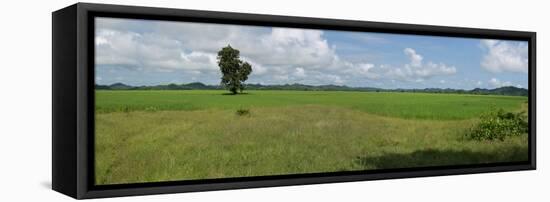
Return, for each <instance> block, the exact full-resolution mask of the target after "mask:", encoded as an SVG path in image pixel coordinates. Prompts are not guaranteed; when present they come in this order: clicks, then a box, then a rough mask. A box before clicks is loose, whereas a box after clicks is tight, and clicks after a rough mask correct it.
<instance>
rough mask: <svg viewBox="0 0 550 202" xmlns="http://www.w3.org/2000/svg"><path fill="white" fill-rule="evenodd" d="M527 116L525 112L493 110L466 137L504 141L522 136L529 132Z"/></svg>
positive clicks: (483, 116)
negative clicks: (507, 138) (511, 137)
mask: <svg viewBox="0 0 550 202" xmlns="http://www.w3.org/2000/svg"><path fill="white" fill-rule="evenodd" d="M528 128H529V125H528V122H527V115H526V114H525V112H524V111H522V112H518V113H513V112H505V111H504V110H503V109H499V110H493V111H490V112H488V113H485V114H483V115H482V116H481V120H480V121H479V123H477V124H476V125H475V126H474V127H473V128H472V129H471V130H470V131H469V132H468V133H467V134H466V136H467V137H468V138H469V139H473V140H479V141H480V140H501V141H502V140H504V139H505V138H506V137H510V136H520V135H523V134H527V132H528Z"/></svg>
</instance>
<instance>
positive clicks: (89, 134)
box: [52, 3, 536, 199]
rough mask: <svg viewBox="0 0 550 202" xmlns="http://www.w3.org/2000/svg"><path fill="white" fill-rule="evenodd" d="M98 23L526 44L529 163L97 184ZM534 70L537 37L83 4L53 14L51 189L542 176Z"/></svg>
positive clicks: (119, 192) (101, 191) (96, 193)
mask: <svg viewBox="0 0 550 202" xmlns="http://www.w3.org/2000/svg"><path fill="white" fill-rule="evenodd" d="M94 17H117V18H132V19H155V20H169V21H187V22H189V21H190V22H210V23H222V24H240V25H263V26H279V27H297V28H315V29H329V30H346V31H364V32H383V33H399V34H412V35H429V36H450V37H469V38H497V39H508V40H525V41H528V44H529V53H528V58H529V71H528V78H529V84H528V85H529V87H528V91H529V108H528V111H529V158H528V159H529V160H528V161H526V162H511V163H491V164H483V165H466V166H437V167H425V168H403V169H387V170H372V171H346V172H335V173H320V174H293V175H281V176H260V177H242V178H225V179H204V180H193V181H174V182H155V183H140V184H117V185H94V183H93V182H94V180H93V179H94V166H93V165H94V161H93V159H94V151H93V148H94V147H93V145H94V113H93V112H94V84H95V83H94V38H93V36H94V23H93V22H94V21H93V19H94ZM535 72H536V33H535V32H523V31H505V30H492V29H474V28H461V27H444V26H429V25H413V24H398V23H381V22H366V21H353V20H335V19H320V18H305V17H288V16H276V15H258V14H243V13H230V12H212V11H197V10H184V9H169V8H152V7H135V6H119V5H106V4H90V3H77V4H74V5H71V6H69V7H66V8H63V9H60V10H58V11H55V12H53V13H52V75H53V79H52V88H53V90H52V91H53V93H52V103H53V104H52V109H53V117H52V120H53V121H52V188H53V190H56V191H58V192H61V193H63V194H66V195H68V196H71V197H74V198H77V199H85V198H98V197H114V196H130V195H145V194H164V193H179V192H194V191H208V190H225V189H241V188H255V187H272V186H286V185H305V184H317V183H335V182H351V181H363V180H379V179H394V178H410V177H424V176H442V175H457V174H473V173H487V172H504V171H519V170H535V169H536V81H535V80H536V73H535Z"/></svg>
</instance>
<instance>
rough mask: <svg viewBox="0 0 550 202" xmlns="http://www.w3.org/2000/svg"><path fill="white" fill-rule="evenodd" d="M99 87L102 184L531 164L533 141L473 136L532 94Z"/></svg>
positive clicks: (98, 148)
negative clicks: (492, 114)
mask: <svg viewBox="0 0 550 202" xmlns="http://www.w3.org/2000/svg"><path fill="white" fill-rule="evenodd" d="M226 92H227V91H218V90H159V91H153V90H143V91H139V90H97V91H96V103H95V104H96V117H95V121H96V129H95V132H96V133H95V169H96V175H95V176H96V179H95V180H96V184H121V183H140V182H158V181H175V180H193V179H212V178H227V177H245V176H265V175H284V174H300V173H319V172H337V171H352V170H376V169H389V168H407V167H426V166H442V165H465V164H483V163H494V162H513V161H526V160H527V158H528V143H527V142H528V141H527V139H528V138H527V135H526V134H523V135H519V136H510V137H507V138H505V139H502V140H472V139H469V138H467V136H466V134H468V133H469V131H470V130H471V128H472V127H474V126H475V125H476V124H478V123H479V122H480V117H481V116H483V114H485V113H487V112H489V111H491V110H496V109H499V110H502V111H506V112H514V113H516V112H521V111H526V110H527V97H521V96H489V95H466V94H428V93H389V92H378V93H377V92H343V91H342V92H340V91H269V90H261V91H246V94H239V95H227V94H226Z"/></svg>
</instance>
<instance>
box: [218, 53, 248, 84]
mask: <svg viewBox="0 0 550 202" xmlns="http://www.w3.org/2000/svg"><path fill="white" fill-rule="evenodd" d="M218 66H220V71H221V72H222V78H221V85H222V86H223V87H225V88H226V89H227V90H229V91H231V93H233V94H237V91H240V92H241V93H242V91H243V89H244V81H246V80H247V79H248V75H249V74H250V73H252V66H251V65H250V64H249V63H248V62H244V61H242V60H240V59H239V50H237V49H234V48H232V47H231V46H230V45H227V46H226V47H224V48H222V49H221V50H220V51H219V52H218Z"/></svg>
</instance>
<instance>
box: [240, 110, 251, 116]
mask: <svg viewBox="0 0 550 202" xmlns="http://www.w3.org/2000/svg"><path fill="white" fill-rule="evenodd" d="M248 115H250V110H249V109H237V116H248Z"/></svg>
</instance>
